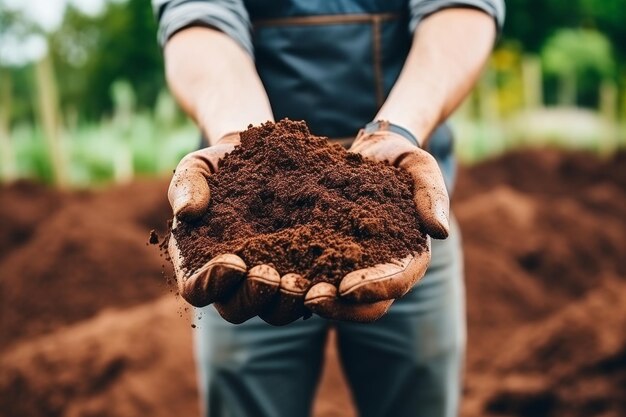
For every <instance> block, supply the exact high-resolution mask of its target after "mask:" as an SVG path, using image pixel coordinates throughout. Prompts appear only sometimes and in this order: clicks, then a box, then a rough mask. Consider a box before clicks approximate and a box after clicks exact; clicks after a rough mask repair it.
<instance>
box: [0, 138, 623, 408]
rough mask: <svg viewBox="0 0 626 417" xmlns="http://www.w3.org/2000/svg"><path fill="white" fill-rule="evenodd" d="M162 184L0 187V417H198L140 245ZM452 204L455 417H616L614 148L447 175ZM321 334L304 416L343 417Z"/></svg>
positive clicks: (342, 391)
mask: <svg viewBox="0 0 626 417" xmlns="http://www.w3.org/2000/svg"><path fill="white" fill-rule="evenodd" d="M166 190H167V180H162V181H140V182H137V183H134V184H130V185H127V186H122V187H115V188H111V189H107V190H103V191H98V192H89V193H84V192H83V193H69V192H67V193H61V192H56V191H51V190H49V189H48V188H45V187H43V186H38V185H36V184H32V183H19V184H14V185H10V186H2V187H0V201H2V204H1V205H0V225H1V226H2V228H1V229H0V247H1V248H2V251H0V410H2V411H4V412H5V413H8V415H19V416H23V417H40V416H42V415H47V416H68V417H69V416H73V417H77V416H79V417H80V416H85V417H86V416H93V415H98V416H103V417H106V416H119V415H124V416H128V417H133V416H145V415H154V416H171V415H189V416H197V415H198V407H197V404H198V402H197V400H198V397H197V391H196V385H195V383H196V375H195V369H194V366H193V359H192V343H191V340H192V339H191V334H192V332H193V330H192V329H191V328H190V326H189V321H188V320H187V319H185V318H183V319H181V318H180V317H179V316H180V313H181V308H183V309H184V307H182V306H184V303H183V302H182V300H178V299H176V298H175V297H174V295H172V294H170V293H168V287H167V286H166V285H165V280H164V279H163V278H162V276H161V272H160V271H161V265H162V264H163V259H162V258H159V256H158V254H156V253H155V252H156V251H154V250H153V248H150V247H147V246H146V242H145V240H146V235H147V231H148V230H150V229H151V228H155V227H158V228H159V229H160V230H159V231H160V232H161V233H163V232H165V230H164V228H165V223H166V222H165V219H167V217H168V216H169V213H170V210H169V207H168V204H167V201H166V198H165V193H166ZM33 202H36V204H33ZM453 207H454V211H455V213H456V215H457V217H458V219H459V222H460V224H461V228H462V230H463V245H464V250H465V268H466V287H467V296H468V298H467V302H468V324H469V333H468V337H469V339H468V361H467V366H466V382H465V389H464V401H463V406H462V407H463V408H462V413H461V415H462V416H465V417H479V416H481V417H496V416H498V417H502V416H510V417H529V416H533V417H556V416H559V417H562V416H563V417H583V416H584V417H588V416H602V417H621V416H624V415H626V403H625V402H624V398H626V395H624V392H625V391H624V387H625V386H626V334H625V333H624V331H623V329H624V328H625V326H626V322H625V318H626V311H625V306H626V271H625V270H624V268H625V266H624V262H623V254H624V253H626V235H624V233H623V231H624V230H626V152H622V153H619V154H617V155H614V156H612V157H610V158H606V159H598V158H596V157H594V156H592V155H588V154H584V153H561V152H557V151H546V150H542V151H520V152H516V153H512V154H509V155H506V156H503V157H501V158H497V159H494V160H491V161H486V162H485V163H482V164H479V165H477V166H474V167H469V168H464V169H462V170H461V174H460V178H459V182H458V188H457V193H456V195H455V197H454V201H453ZM6 208H10V209H6ZM329 340H330V342H331V344H330V345H329V346H328V351H327V356H326V368H325V371H324V375H323V378H322V385H321V387H320V389H319V391H318V396H317V398H316V402H315V407H314V412H313V415H314V416H315V417H333V416H346V417H352V416H354V415H355V411H354V407H353V405H352V403H351V400H350V397H349V395H348V393H349V391H348V389H347V387H346V385H345V382H344V380H343V378H342V374H341V370H340V367H339V365H338V359H337V354H336V353H335V347H334V339H333V338H332V337H331V338H330V339H329Z"/></svg>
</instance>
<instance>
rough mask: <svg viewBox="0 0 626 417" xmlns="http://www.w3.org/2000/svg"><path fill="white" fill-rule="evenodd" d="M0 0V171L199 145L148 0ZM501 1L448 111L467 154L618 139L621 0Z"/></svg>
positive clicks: (87, 163)
mask: <svg viewBox="0 0 626 417" xmlns="http://www.w3.org/2000/svg"><path fill="white" fill-rule="evenodd" d="M0 4H1V6H0V7H1V8H0V97H1V103H2V106H1V107H0V138H1V139H0V157H1V161H2V164H1V166H2V170H1V172H0V175H1V176H2V179H3V180H11V179H14V178H22V177H28V178H37V179H40V180H44V181H45V182H48V183H56V184H59V185H69V186H89V185H92V184H99V183H102V182H106V181H126V180H128V179H130V178H132V177H133V176H135V175H144V174H155V173H159V172H166V171H168V170H169V169H171V168H172V166H173V165H174V164H175V162H176V161H177V159H178V158H179V157H180V156H181V155H183V154H185V153H186V152H187V151H189V150H190V149H193V147H194V146H195V143H196V142H195V141H196V139H195V137H194V135H193V134H192V132H193V127H192V126H191V125H190V123H189V122H188V121H187V120H186V119H185V118H184V117H182V116H181V114H180V112H179V111H178V110H177V108H176V106H175V104H174V103H173V102H172V98H171V96H170V95H169V94H168V93H167V90H166V88H165V85H164V79H163V66H162V58H161V53H160V50H159V48H158V46H157V44H156V41H155V31H156V27H155V21H154V18H153V15H152V11H151V7H150V2H149V1H147V0H110V1H107V0H49V1H46V0H2V3H0ZM506 4H507V9H508V12H507V19H506V26H505V30H504V33H503V34H502V37H501V39H500V42H499V44H498V47H497V48H496V51H495V53H494V54H493V58H492V59H491V62H490V65H489V68H488V69H487V71H486V73H485V75H484V77H483V78H482V80H481V82H480V84H479V86H478V88H476V90H475V92H474V94H473V95H472V97H471V99H470V100H468V101H467V102H466V104H465V105H464V106H463V108H462V109H461V111H459V112H458V113H457V115H456V117H455V119H454V122H455V124H456V125H457V135H458V136H459V137H460V140H459V141H458V144H459V146H458V153H459V155H460V156H461V158H462V160H463V161H466V162H476V161H479V160H481V159H483V158H485V157H487V156H491V155H494V154H499V153H502V152H504V151H506V150H509V149H512V148H519V147H523V146H524V147H525V146H533V145H538V144H549V145H554V146H558V147H564V148H575V149H587V150H590V151H593V152H594V153H598V154H607V153H610V152H612V151H614V150H615V149H616V148H619V147H621V146H623V145H624V143H625V141H624V137H625V136H626V132H625V129H624V119H625V117H626V71H625V69H626V26H625V25H624V24H623V10H624V7H625V6H626V2H625V1H620V0H607V1H601V2H600V1H593V0H576V1H561V0H548V1H539V0H535V1H533V0H509V1H507V2H506ZM157 132H158V134H157Z"/></svg>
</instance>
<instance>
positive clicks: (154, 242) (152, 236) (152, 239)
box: [148, 229, 159, 245]
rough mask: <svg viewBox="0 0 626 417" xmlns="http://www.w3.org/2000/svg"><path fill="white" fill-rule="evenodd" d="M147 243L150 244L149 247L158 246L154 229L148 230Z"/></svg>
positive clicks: (157, 236) (157, 238)
mask: <svg viewBox="0 0 626 417" xmlns="http://www.w3.org/2000/svg"><path fill="white" fill-rule="evenodd" d="M148 242H150V244H151V245H158V244H159V235H158V234H157V232H156V231H155V230H154V229H152V230H150V238H149V240H148Z"/></svg>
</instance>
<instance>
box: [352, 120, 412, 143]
mask: <svg viewBox="0 0 626 417" xmlns="http://www.w3.org/2000/svg"><path fill="white" fill-rule="evenodd" d="M363 131H364V132H365V133H375V132H391V133H394V134H396V135H399V136H401V137H402V138H404V139H406V140H407V141H408V142H410V143H411V144H412V145H415V146H417V147H418V148H419V147H421V141H420V140H419V139H418V138H417V136H416V135H414V134H413V133H412V132H411V131H410V130H409V129H407V128H406V127H404V126H400V125H398V124H395V123H392V122H389V121H387V120H375V121H372V122H369V123H368V124H366V125H365V128H364V129H363Z"/></svg>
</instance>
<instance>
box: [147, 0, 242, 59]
mask: <svg viewBox="0 0 626 417" xmlns="http://www.w3.org/2000/svg"><path fill="white" fill-rule="evenodd" d="M152 8H153V9H154V13H155V15H156V18H157V20H158V23H159V28H158V34H157V38H158V41H159V44H160V45H161V46H164V45H165V43H166V42H167V40H168V39H169V38H170V37H171V36H172V35H174V34H175V33H176V32H178V31H180V30H181V29H184V28H186V27H189V26H207V27H212V28H215V29H217V30H219V31H221V32H224V33H225V34H226V35H228V36H230V37H231V38H232V39H234V40H235V41H236V42H237V43H239V44H240V45H241V46H242V47H243V49H245V50H246V51H247V52H248V53H249V54H250V55H252V54H253V48H252V38H251V34H250V33H251V27H252V26H251V24H250V17H249V16H248V12H247V10H246V8H245V6H244V4H243V1H242V0H152Z"/></svg>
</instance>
